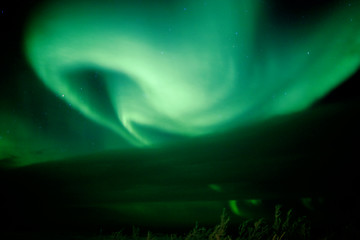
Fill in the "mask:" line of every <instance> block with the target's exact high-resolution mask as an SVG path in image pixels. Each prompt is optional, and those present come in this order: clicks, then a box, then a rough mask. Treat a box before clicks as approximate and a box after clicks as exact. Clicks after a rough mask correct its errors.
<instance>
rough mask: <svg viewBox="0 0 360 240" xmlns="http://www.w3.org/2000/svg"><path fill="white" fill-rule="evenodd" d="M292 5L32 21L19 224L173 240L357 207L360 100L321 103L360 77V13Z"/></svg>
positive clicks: (16, 102)
mask: <svg viewBox="0 0 360 240" xmlns="http://www.w3.org/2000/svg"><path fill="white" fill-rule="evenodd" d="M279 2H280V3H281V2H283V1H280V0H273V1H260V0H241V1H235V0H229V1H215V0H209V1H165V0H159V1H150V0H149V1H141V0H136V1H130V0H129V1H115V0H113V1H112V0H106V1H95V0H91V1H74V0H73V1H61V3H59V2H56V1H53V2H52V1H44V2H42V3H41V4H39V5H38V6H36V8H32V9H31V12H30V14H28V18H27V19H26V21H25V22H26V24H24V28H23V35H22V39H21V44H22V47H23V48H22V49H21V51H23V54H24V56H23V57H24V59H21V60H14V61H15V62H16V63H17V64H18V63H19V62H21V64H22V65H21V64H18V65H17V66H15V67H11V68H9V69H10V70H9V72H10V71H11V73H9V74H8V75H7V76H6V80H7V81H8V82H9V83H8V85H9V86H10V87H13V88H16V90H9V93H6V91H7V90H8V89H7V88H6V84H4V86H5V88H3V89H0V90H1V91H2V97H3V96H5V97H6V98H4V99H5V101H0V107H1V111H0V187H1V189H4V192H5V193H7V194H4V196H5V195H6V196H5V197H4V198H3V199H2V200H1V202H0V203H1V204H0V205H2V206H5V207H4V209H5V212H6V214H4V216H5V218H9V219H12V221H13V222H16V224H19V225H21V226H26V225H27V224H28V223H29V222H32V224H33V225H34V226H35V225H37V224H44V225H46V224H48V225H49V226H50V228H49V229H51V226H55V225H58V226H66V227H68V228H69V229H70V228H71V227H73V226H76V227H79V225H80V224H79V223H80V222H81V223H82V224H83V226H82V227H84V225H87V226H88V228H92V227H94V226H95V227H99V225H103V226H107V224H108V226H111V225H112V224H113V225H116V224H130V225H131V224H132V223H134V224H139V225H142V226H145V227H148V226H151V225H152V226H158V227H162V226H164V225H168V226H170V227H174V226H188V225H189V226H192V225H193V223H194V221H196V220H198V221H199V222H200V223H201V224H213V223H214V222H217V220H218V216H219V213H221V211H222V208H224V207H226V208H229V209H230V210H231V214H233V216H232V217H233V219H232V220H234V221H235V222H236V221H240V220H241V219H242V217H254V216H263V215H264V214H267V213H269V214H272V209H271V211H268V208H267V206H266V204H267V201H273V200H274V199H291V201H293V202H295V203H297V202H300V205H302V206H303V207H304V206H305V208H307V209H315V208H316V206H317V205H316V204H317V203H316V202H317V201H318V202H321V201H323V199H325V202H326V201H329V202H328V203H327V204H328V205H327V207H328V206H331V205H332V204H333V201H332V200H331V199H332V198H333V197H334V196H343V195H344V196H346V197H345V201H348V199H350V201H351V197H352V196H353V194H354V192H352V185H351V184H348V182H351V181H353V178H354V176H356V174H355V168H353V169H350V168H351V166H352V164H353V163H352V160H353V158H354V157H353V154H354V153H355V149H356V148H354V146H353V144H354V143H353V142H352V140H351V138H355V137H357V131H355V130H353V128H354V127H355V126H357V124H358V120H359V118H358V116H359V115H360V114H359V108H358V105H357V104H358V101H357V102H351V104H348V103H349V102H345V103H344V102H340V103H336V104H330V105H321V104H320V105H318V106H316V104H317V103H318V102H319V101H321V99H323V98H324V97H326V96H327V95H328V94H329V93H331V92H332V91H333V90H334V89H336V88H337V87H338V86H340V85H341V84H344V82H346V80H347V79H349V78H351V77H352V76H353V75H354V74H355V73H356V72H357V71H358V69H359V65H360V14H359V12H360V4H359V3H351V4H350V3H348V2H342V1H339V2H336V1H329V3H327V4H325V2H326V1H320V2H321V3H323V5H324V6H320V5H316V4H313V5H311V4H304V5H301V4H300V5H301V6H303V7H304V6H305V5H308V7H307V8H306V7H304V8H303V9H297V10H294V9H292V12H291V11H290V9H286V7H285V9H282V10H281V8H280V7H279V4H278V3H279ZM288 7H289V6H288ZM283 10H284V11H290V13H289V14H290V15H286V14H285V13H284V12H282V11H283ZM14 59H15V58H14ZM9 65H10V64H9ZM4 70H5V69H4ZM14 82H15V83H14ZM13 93H16V94H13ZM1 100H2V99H1ZM330 120H331V121H330ZM356 129H358V128H356ZM337 158H342V159H343V161H342V162H341V164H338V159H337ZM349 166H350V167H349ZM349 169H350V170H349ZM348 171H349V172H348ZM347 172H348V174H347V176H346V177H345V178H343V179H341V180H338V179H337V178H336V179H333V177H334V176H337V175H338V174H339V173H342V174H343V173H347ZM354 195H355V194H354ZM23 199H26V200H23ZM319 199H320V200H321V201H320V200H319ZM336 201H337V200H336ZM336 201H335V202H336ZM305 203H306V204H305ZM4 209H2V210H4ZM331 209H332V208H331ZM336 211H337V210H336V209H332V214H335V215H336ZM324 212H325V213H326V214H330V213H328V210H327V208H325V210H324ZM34 215H36V216H38V217H37V218H36V219H33V218H34ZM154 215H157V216H158V217H157V218H156V219H154ZM69 216H70V217H69ZM326 216H328V215H326ZM14 219H15V220H14ZM20 219H21V220H20ZM44 219H45V220H44ZM0 220H1V218H0ZM17 221H18V222H19V223H17ZM10 222H11V221H10ZM64 222H66V223H64ZM16 224H15V225H16ZM30 225H31V224H30ZM9 226H12V225H11V224H10V223H9ZM9 228H10V227H9ZM30 228H31V227H30ZM85 228H86V227H85ZM109 228H110V227H109Z"/></svg>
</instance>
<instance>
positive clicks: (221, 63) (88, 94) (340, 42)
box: [25, 0, 360, 146]
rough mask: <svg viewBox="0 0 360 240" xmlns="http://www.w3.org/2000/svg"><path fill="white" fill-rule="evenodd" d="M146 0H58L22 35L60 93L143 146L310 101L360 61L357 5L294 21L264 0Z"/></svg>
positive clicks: (279, 112) (255, 118)
mask: <svg viewBox="0 0 360 240" xmlns="http://www.w3.org/2000/svg"><path fill="white" fill-rule="evenodd" d="M140 3H141V5H140V6H141V7H139V5H138V4H135V3H134V4H131V5H129V4H128V3H123V2H111V3H110V2H107V1H105V2H104V4H99V2H98V1H84V2H82V1H79V2H74V1H70V2H69V3H61V4H56V3H53V4H49V5H47V6H44V7H42V8H41V9H40V10H38V11H36V12H35V13H34V18H33V19H32V21H31V22H30V24H29V27H28V30H27V34H26V39H25V46H26V47H25V48H26V53H27V56H28V60H29V62H30V64H31V65H32V67H33V68H34V69H35V71H36V73H37V75H38V76H39V78H40V79H41V80H42V81H44V83H45V84H46V86H47V87H48V88H50V89H51V90H52V91H53V92H54V94H56V95H58V96H61V97H63V99H64V100H65V101H67V102H68V103H70V104H72V105H73V106H74V108H75V109H77V110H78V111H80V112H81V113H82V114H84V115H85V116H86V117H88V118H90V119H92V120H94V121H95V122H97V123H99V124H101V125H103V126H105V127H107V128H109V129H111V130H112V131H114V132H116V133H117V134H119V135H121V136H122V137H123V138H125V139H126V140H127V141H129V142H131V143H132V144H134V145H137V146H144V145H153V144H156V143H163V142H167V141H168V140H169V139H168V137H169V135H170V136H186V137H188V136H190V137H193V136H199V135H204V134H209V133H214V132H215V133H216V132H219V131H223V130H228V129H229V128H230V129H231V128H233V127H234V126H241V125H244V124H248V123H251V122H254V121H260V120H264V119H267V118H270V117H273V116H276V115H282V114H289V113H293V112H297V111H301V110H304V109H306V108H307V107H309V106H310V105H311V104H313V103H314V102H315V101H316V100H318V99H320V98H322V97H323V96H324V95H326V94H327V93H328V92H329V91H330V90H332V89H333V88H335V87H336V86H338V85H339V84H340V83H342V82H343V81H344V80H345V79H347V78H348V77H349V76H351V75H352V74H353V73H354V72H355V71H356V70H357V69H358V66H359V63H360V56H359V52H360V45H359V42H360V30H359V29H360V24H359V14H357V13H358V11H359V8H358V7H357V6H352V7H351V8H350V7H348V6H339V7H338V9H334V10H333V9H332V11H330V10H329V11H328V12H327V13H323V14H324V16H323V17H322V18H321V19H318V21H317V22H316V23H315V24H311V25H310V24H303V25H300V26H296V30H292V29H287V28H283V29H281V27H282V26H276V25H275V24H276V23H275V20H274V19H272V18H274V16H271V15H270V14H269V13H268V12H267V11H266V10H267V9H266V6H265V3H263V2H262V1H250V0H242V1H225V2H219V1H206V4H205V3H204V2H203V1H188V2H183V1H174V2H171V3H169V4H164V2H163V1H158V2H157V1H155V2H151V1H150V2H148V3H147V2H146V3H144V2H143V1H139V4H140ZM146 4H149V5H146ZM344 7H348V8H344ZM91 72H97V73H98V75H97V76H96V77H97V78H99V80H96V79H95V80H94V79H93V80H92V81H91V80H89V75H90V76H91Z"/></svg>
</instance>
